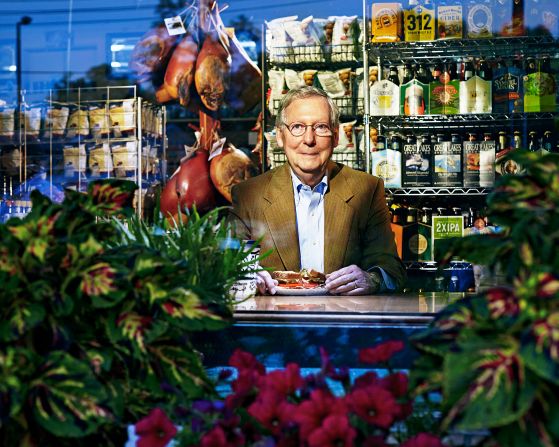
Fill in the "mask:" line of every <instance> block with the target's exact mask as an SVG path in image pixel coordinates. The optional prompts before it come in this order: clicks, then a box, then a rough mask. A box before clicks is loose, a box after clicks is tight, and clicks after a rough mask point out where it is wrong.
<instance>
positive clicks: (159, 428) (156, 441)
mask: <svg viewBox="0 0 559 447" xmlns="http://www.w3.org/2000/svg"><path fill="white" fill-rule="evenodd" d="M135 428H136V434H137V435H138V436H139V438H140V439H139V440H138V442H137V443H136V445H137V447H165V446H166V445H167V444H168V443H169V441H171V439H173V437H174V436H175V435H176V434H177V428H176V427H175V426H174V425H173V423H172V422H171V421H170V420H169V418H168V417H167V415H166V414H165V412H164V411H163V410H161V409H160V408H154V409H153V410H151V412H150V413H149V414H148V415H147V416H146V417H145V418H143V419H142V420H141V421H139V422H138V423H137V424H136V426H135Z"/></svg>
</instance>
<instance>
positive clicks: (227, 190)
mask: <svg viewBox="0 0 559 447" xmlns="http://www.w3.org/2000/svg"><path fill="white" fill-rule="evenodd" d="M252 166H253V165H252V162H251V160H250V158H249V157H248V156H247V155H246V154H245V153H244V152H243V151H241V150H239V149H237V148H236V147H234V146H233V145H231V144H230V145H228V146H227V147H225V148H223V150H222V151H221V153H220V154H219V155H216V156H215V157H213V158H212V159H211V161H210V176H211V178H212V182H213V184H214V186H215V187H216V188H217V190H218V191H219V192H220V193H221V195H222V196H223V197H225V198H226V199H227V201H228V202H231V201H232V199H231V188H232V187H233V186H234V185H236V184H237V183H240V182H242V181H243V180H246V179H248V178H249V177H250V176H251V173H250V169H251V167H252Z"/></svg>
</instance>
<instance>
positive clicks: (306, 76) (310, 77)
mask: <svg viewBox="0 0 559 447" xmlns="http://www.w3.org/2000/svg"><path fill="white" fill-rule="evenodd" d="M317 73H318V71H317V70H312V69H309V70H303V71H302V72H301V76H302V77H303V82H304V83H305V85H313V84H314V77H315V76H316V74H317Z"/></svg>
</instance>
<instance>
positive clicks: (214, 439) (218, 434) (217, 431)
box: [200, 425, 228, 447]
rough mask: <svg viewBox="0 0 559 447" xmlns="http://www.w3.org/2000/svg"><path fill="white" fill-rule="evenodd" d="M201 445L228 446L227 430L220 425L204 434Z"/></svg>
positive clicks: (205, 446) (208, 446)
mask: <svg viewBox="0 0 559 447" xmlns="http://www.w3.org/2000/svg"><path fill="white" fill-rule="evenodd" d="M200 447H228V446H227V438H226V436H225V432H224V431H223V429H222V428H221V427H220V426H219V425H218V426H217V427H214V428H212V429H211V430H210V431H209V432H208V433H206V434H205V435H204V436H202V439H201V440H200Z"/></svg>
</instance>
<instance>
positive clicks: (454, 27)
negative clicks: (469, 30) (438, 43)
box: [437, 5, 464, 39]
mask: <svg viewBox="0 0 559 447" xmlns="http://www.w3.org/2000/svg"><path fill="white" fill-rule="evenodd" d="M437 16H438V18H439V23H438V27H437V32H438V37H439V39H462V36H463V32H464V31H463V29H462V5H455V6H439V7H438V8H437Z"/></svg>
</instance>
